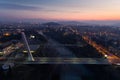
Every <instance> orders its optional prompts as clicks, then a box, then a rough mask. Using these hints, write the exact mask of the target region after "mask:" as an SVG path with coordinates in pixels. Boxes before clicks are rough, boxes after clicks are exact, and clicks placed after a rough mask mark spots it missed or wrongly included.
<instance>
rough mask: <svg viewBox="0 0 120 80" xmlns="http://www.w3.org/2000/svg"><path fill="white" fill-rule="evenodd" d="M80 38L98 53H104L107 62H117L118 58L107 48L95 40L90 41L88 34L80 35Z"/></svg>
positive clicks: (119, 60)
mask: <svg viewBox="0 0 120 80" xmlns="http://www.w3.org/2000/svg"><path fill="white" fill-rule="evenodd" d="M82 38H83V39H84V40H85V41H86V42H87V43H88V44H90V45H91V46H93V47H94V48H95V49H96V50H97V51H98V52H99V53H101V54H102V55H104V56H105V57H106V58H107V59H108V62H109V63H111V64H119V63H120V58H119V57H117V56H115V55H114V54H112V53H111V52H109V51H108V50H107V49H105V48H104V47H103V46H101V45H98V44H96V42H94V41H92V40H91V39H90V38H89V37H88V36H82Z"/></svg>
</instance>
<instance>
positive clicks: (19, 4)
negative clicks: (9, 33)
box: [0, 0, 120, 21]
mask: <svg viewBox="0 0 120 80" xmlns="http://www.w3.org/2000/svg"><path fill="white" fill-rule="evenodd" d="M119 4H120V1H119V0H51V1H49V0H20V1H18V0H17V1H16V0H10V1H9V0H1V1H0V20H4V21H6V20H12V19H13V20H23V19H28V20H29V19H38V20H39V19H43V20H73V21H80V20H100V21H101V20H107V21H112V20H120V15H119V14H120V11H119V10H120V5H119Z"/></svg>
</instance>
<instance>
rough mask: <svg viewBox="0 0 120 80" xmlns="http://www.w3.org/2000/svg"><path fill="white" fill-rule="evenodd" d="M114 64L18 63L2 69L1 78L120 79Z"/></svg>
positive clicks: (0, 79) (6, 79) (4, 79)
mask: <svg viewBox="0 0 120 80" xmlns="http://www.w3.org/2000/svg"><path fill="white" fill-rule="evenodd" d="M119 75H120V67H119V66H114V65H80V64H49V65H48V64H46V65H45V64H44V65H37V64H34V65H17V66H15V67H13V68H12V69H10V70H9V71H3V70H2V69H0V80H120V76H119Z"/></svg>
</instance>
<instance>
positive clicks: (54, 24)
mask: <svg viewBox="0 0 120 80" xmlns="http://www.w3.org/2000/svg"><path fill="white" fill-rule="evenodd" d="M42 25H46V26H60V25H61V24H59V23H57V22H47V23H43V24H42Z"/></svg>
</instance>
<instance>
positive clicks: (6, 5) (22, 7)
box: [0, 3, 43, 10]
mask: <svg viewBox="0 0 120 80" xmlns="http://www.w3.org/2000/svg"><path fill="white" fill-rule="evenodd" d="M0 8H1V9H13V10H42V9H43V8H41V7H35V6H29V5H22V4H11V3H0Z"/></svg>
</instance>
